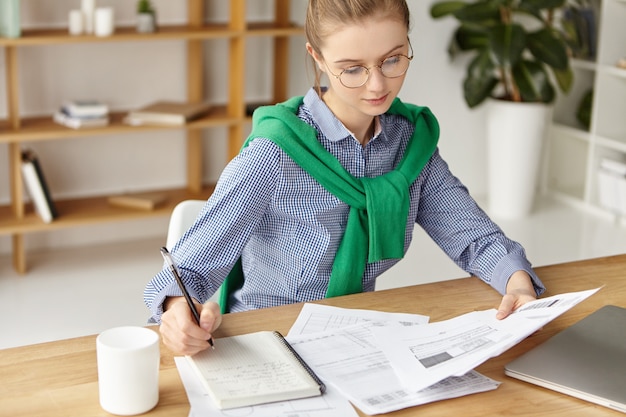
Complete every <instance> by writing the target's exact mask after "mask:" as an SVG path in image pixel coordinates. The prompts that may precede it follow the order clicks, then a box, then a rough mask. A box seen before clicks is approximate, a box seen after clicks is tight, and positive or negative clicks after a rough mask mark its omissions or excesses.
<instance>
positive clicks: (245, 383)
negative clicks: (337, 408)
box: [186, 331, 326, 409]
mask: <svg viewBox="0 0 626 417" xmlns="http://www.w3.org/2000/svg"><path fill="white" fill-rule="evenodd" d="M214 343H215V349H209V350H205V351H203V352H200V353H197V354H196V355H194V356H186V358H187V359H188V360H189V363H190V364H191V367H192V368H193V369H194V370H195V372H196V373H197V375H198V376H199V378H200V380H201V382H202V384H203V385H204V387H205V388H206V389H207V391H208V393H209V396H210V397H211V398H212V399H213V401H214V402H215V405H216V406H217V407H218V408H220V409H228V408H235V407H245V406H250V405H258V404H265V403H270V402H275V401H287V400H294V399H299V398H307V397H314V396H318V395H322V394H323V393H324V391H325V390H326V387H325V385H324V383H323V382H322V381H321V380H320V379H319V378H318V377H317V376H316V375H315V373H314V372H313V371H312V370H311V368H309V366H308V365H307V364H306V363H305V362H304V360H303V359H302V358H301V357H300V356H299V355H298V353H297V352H296V351H295V350H294V349H293V348H292V347H291V345H290V344H289V342H287V341H286V340H285V338H284V337H283V336H282V335H281V334H280V333H279V332H276V331H260V332H254V333H248V334H244V335H238V336H230V337H222V338H218V339H214Z"/></svg>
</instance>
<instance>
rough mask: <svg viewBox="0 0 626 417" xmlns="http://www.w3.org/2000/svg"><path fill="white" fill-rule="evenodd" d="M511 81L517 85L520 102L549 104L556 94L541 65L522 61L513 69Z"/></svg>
mask: <svg viewBox="0 0 626 417" xmlns="http://www.w3.org/2000/svg"><path fill="white" fill-rule="evenodd" d="M513 79H514V80H515V83H516V84H517V87H518V89H519V92H520V95H521V97H522V101H524V102H542V103H551V102H552V101H554V98H555V96H556V93H555V91H554V87H552V84H551V83H550V78H549V76H548V73H547V72H546V71H545V69H544V67H543V65H541V64H540V63H538V62H536V61H528V60H523V61H520V62H519V63H518V64H517V65H516V66H515V67H514V68H513Z"/></svg>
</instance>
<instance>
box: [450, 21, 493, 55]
mask: <svg viewBox="0 0 626 417" xmlns="http://www.w3.org/2000/svg"><path fill="white" fill-rule="evenodd" d="M454 40H455V42H456V44H457V45H458V47H459V48H460V49H461V50H462V51H468V50H471V49H478V48H485V47H487V46H488V45H489V32H488V31H486V30H485V28H484V27H482V26H479V25H471V24H462V25H461V26H459V27H458V29H457V30H456V32H455V33H454Z"/></svg>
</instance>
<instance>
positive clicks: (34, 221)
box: [0, 0, 303, 273]
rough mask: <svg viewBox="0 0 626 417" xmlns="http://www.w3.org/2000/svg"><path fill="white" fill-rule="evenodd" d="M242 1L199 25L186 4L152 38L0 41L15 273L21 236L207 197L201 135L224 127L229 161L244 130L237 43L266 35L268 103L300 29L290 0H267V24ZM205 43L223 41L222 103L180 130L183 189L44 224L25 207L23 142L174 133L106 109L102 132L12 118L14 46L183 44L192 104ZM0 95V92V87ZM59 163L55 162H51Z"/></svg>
mask: <svg viewBox="0 0 626 417" xmlns="http://www.w3.org/2000/svg"><path fill="white" fill-rule="evenodd" d="M246 3H247V2H246V0H231V1H230V2H229V8H230V11H229V19H228V21H227V22H224V23H223V24H222V23H220V24H215V23H211V24H208V23H205V22H204V19H203V16H204V15H205V1H203V0H187V10H188V12H187V13H188V18H187V25H179V26H161V27H159V31H158V32H156V33H152V34H142V33H136V32H135V30H134V28H123V27H122V28H120V27H116V30H115V34H114V35H112V36H110V37H106V38H98V37H95V36H88V35H84V36H69V35H68V34H67V31H66V30H63V29H49V30H25V31H23V33H22V36H21V37H20V38H16V39H9V38H0V48H3V49H4V53H5V66H6V68H5V70H6V81H7V83H6V93H5V94H6V97H5V99H6V102H7V109H8V115H7V118H6V119H4V120H2V119H0V146H7V147H8V155H9V167H8V177H9V183H10V188H11V190H10V196H11V204H10V205H8V206H0V235H6V236H11V239H12V245H13V246H12V249H13V264H14V267H15V269H16V270H17V271H18V272H19V273H25V272H26V270H27V262H26V250H25V244H24V235H25V234H26V233H34V232H45V231H52V230H59V229H63V228H68V227H76V226H84V225H93V224H98V223H106V222H115V221H122V220H132V219H139V218H146V217H150V216H168V215H169V214H170V213H171V210H172V208H173V207H174V205H175V204H176V203H178V202H179V201H182V200H184V199H189V198H207V197H208V196H209V195H210V194H211V192H212V190H213V187H212V185H210V184H204V183H203V180H202V131H203V130H204V129H210V128H213V127H226V128H227V129H228V148H229V152H228V153H229V157H232V156H234V155H236V154H237V152H238V151H239V148H240V146H241V141H242V138H243V137H244V132H245V131H246V129H248V128H249V122H250V118H249V116H248V115H247V114H246V110H245V109H246V94H245V93H246V89H245V85H244V84H245V68H246V62H245V61H246V56H245V45H246V39H247V38H249V37H258V36H265V37H272V38H274V56H273V57H272V58H273V64H274V75H273V80H269V81H270V82H272V83H273V88H274V91H273V98H272V102H279V101H283V100H285V99H287V81H288V58H289V57H288V41H289V37H292V36H301V35H302V33H303V30H302V28H301V27H299V26H297V25H294V24H292V23H291V22H290V21H289V16H290V6H291V0H275V4H274V9H275V17H274V19H273V21H270V22H248V21H247V19H246V5H247V4H246ZM211 39H225V40H227V41H228V45H229V47H228V55H229V56H228V62H229V68H228V69H229V79H228V104H226V105H223V106H214V107H213V109H212V110H211V112H210V113H209V114H208V115H207V116H205V117H203V118H201V119H199V120H194V121H193V122H191V123H189V124H187V125H185V126H184V127H177V129H181V128H182V129H184V130H185V131H186V136H187V138H186V147H187V149H186V151H187V155H186V165H187V184H186V187H185V188H183V189H176V190H163V192H165V193H167V195H168V200H167V204H166V205H164V206H161V207H159V208H157V209H155V210H152V211H138V210H132V209H122V208H119V207H113V206H110V205H109V204H108V203H107V196H101V197H97V198H86V199H74V200H64V201H55V203H56V205H57V209H58V212H59V217H58V219H55V220H54V221H53V222H52V223H49V224H46V223H43V222H42V221H41V219H40V218H39V217H38V216H37V215H36V214H35V213H34V211H33V208H32V206H31V205H30V204H26V203H25V198H24V197H25V194H24V193H25V190H24V187H23V185H22V184H23V182H22V176H21V170H20V164H21V150H22V147H23V145H24V144H25V143H28V142H37V141H53V140H65V139H67V138H89V137H94V136H97V135H118V134H128V133H134V132H137V133H139V132H146V131H149V130H157V129H174V128H166V127H153V126H128V125H125V124H124V123H122V118H123V115H124V113H122V112H113V113H112V115H111V123H110V125H108V126H106V127H101V128H90V129H80V130H73V129H69V128H65V127H63V126H59V125H57V124H55V123H54V122H53V121H52V115H50V116H45V117H34V118H30V117H29V118H26V117H22V116H21V115H20V113H19V108H20V106H19V91H18V88H19V74H20V69H19V62H18V54H17V51H18V49H19V48H27V47H30V46H46V45H57V44H73V43H94V44H96V43H99V42H139V41H145V42H159V41H165V40H183V41H185V44H186V48H187V62H186V68H187V93H186V94H187V100H188V101H189V102H200V101H203V100H204V97H202V94H203V93H202V92H203V91H204V89H203V77H204V72H205V68H203V66H204V63H203V42H204V41H207V40H211ZM0 91H1V90H0ZM59 163H61V162H59Z"/></svg>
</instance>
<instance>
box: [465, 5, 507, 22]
mask: <svg viewBox="0 0 626 417" xmlns="http://www.w3.org/2000/svg"><path fill="white" fill-rule="evenodd" d="M499 3H500V1H479V2H476V3H465V7H462V8H460V9H458V10H457V11H455V12H454V17H456V18H457V19H459V20H460V21H461V22H484V21H489V20H493V21H494V22H496V21H499V20H500V9H499Z"/></svg>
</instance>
